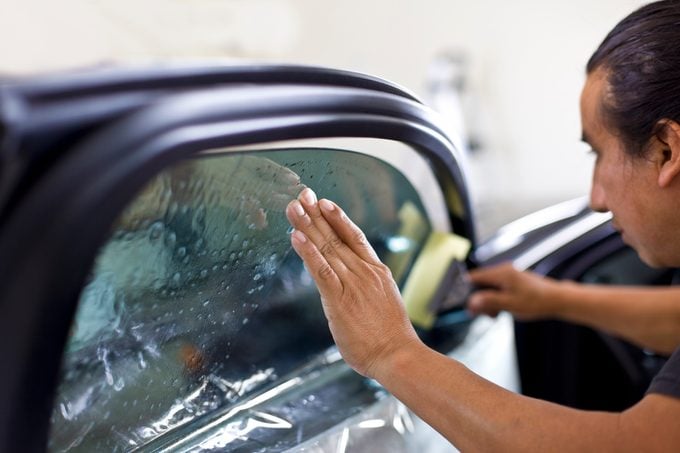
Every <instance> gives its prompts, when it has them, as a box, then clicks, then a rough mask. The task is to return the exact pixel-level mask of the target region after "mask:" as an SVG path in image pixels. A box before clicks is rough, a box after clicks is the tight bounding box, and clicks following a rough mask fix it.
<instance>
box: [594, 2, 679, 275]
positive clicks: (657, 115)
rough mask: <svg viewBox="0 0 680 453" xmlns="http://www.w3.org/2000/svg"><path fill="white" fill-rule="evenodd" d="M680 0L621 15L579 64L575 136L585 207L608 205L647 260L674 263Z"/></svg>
mask: <svg viewBox="0 0 680 453" xmlns="http://www.w3.org/2000/svg"><path fill="white" fill-rule="evenodd" d="M678 43H680V0H665V1H660V2H656V3H652V4H649V5H646V6H643V7H642V8H640V9H638V10H637V11H635V12H633V13H632V14H631V15H629V16H628V17H626V18H625V19H623V20H622V21H621V22H620V23H619V24H618V25H617V26H616V27H615V28H614V29H613V30H612V31H611V32H610V33H609V34H608V35H607V37H606V38H605V39H604V41H603V42H602V44H601V45H600V46H599V48H598V49H597V50H596V51H595V53H594V54H593V56H592V57H591V58H590V60H589V62H588V65H587V74H588V78H587V80H586V84H585V86H584V89H583V92H582V95H581V121H582V127H583V138H584V140H585V141H586V142H588V143H589V144H590V145H591V146H592V148H593V150H594V151H595V154H596V155H597V161H596V163H595V170H594V174H593V187H592V191H591V205H592V207H593V208H594V209H596V210H600V211H612V213H613V215H614V225H615V227H617V228H619V229H620V230H621V231H622V233H623V238H624V240H625V241H626V242H627V243H629V244H630V245H631V246H632V247H634V248H635V249H636V250H637V251H638V253H639V254H640V256H641V258H642V259H643V260H644V261H645V262H647V263H648V264H651V265H657V266H680V237H678V233H680V46H679V45H678Z"/></svg>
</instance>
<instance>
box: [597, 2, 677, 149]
mask: <svg viewBox="0 0 680 453" xmlns="http://www.w3.org/2000/svg"><path fill="white" fill-rule="evenodd" d="M597 69H603V70H604V71H605V73H606V77H607V82H608V85H609V86H608V90H607V92H606V94H605V96H604V98H603V99H602V105H601V108H602V113H603V115H604V119H605V122H606V124H607V125H608V126H610V127H611V128H612V129H613V130H614V131H615V132H616V133H617V135H618V136H619V138H620V139H621V140H622V142H623V144H624V146H625V148H626V151H627V152H628V153H629V154H631V155H635V156H642V155H644V152H645V150H646V145H647V143H649V140H650V139H651V138H652V137H653V136H654V135H655V134H657V133H658V131H659V121H660V120H663V119H671V120H674V121H678V122H680V0H663V1H658V2H654V3H650V4H647V5H644V6H642V7H641V8H639V9H637V10H636V11H634V12H633V13H631V14H630V15H628V16H627V17H626V18H624V19H623V20H622V21H621V22H619V23H618V24H617V25H616V26H615V27H614V28H613V29H612V31H610V32H609V34H608V35H607V36H606V37H605V38H604V41H602V44H600V46H599V47H598V48H597V50H596V51H595V53H594V54H593V55H592V56H591V57H590V60H588V65H587V66H586V71H587V73H588V74H591V73H592V72H593V71H595V70H597Z"/></svg>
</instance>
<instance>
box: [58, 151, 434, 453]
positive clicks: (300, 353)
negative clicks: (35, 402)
mask: <svg viewBox="0 0 680 453" xmlns="http://www.w3.org/2000/svg"><path fill="white" fill-rule="evenodd" d="M305 185H307V186H310V187H312V188H314V190H315V191H316V192H317V193H318V194H319V196H320V197H328V198H331V199H333V200H336V201H337V202H339V204H340V205H341V206H343V207H345V209H346V210H347V212H348V214H349V215H350V216H351V217H352V218H353V219H354V220H355V221H357V223H358V224H359V225H360V226H361V227H362V228H363V229H364V231H365V232H366V235H367V236H368V238H369V240H370V241H371V242H372V243H373V245H374V246H375V247H376V249H377V250H378V252H379V254H380V255H381V257H382V258H383V259H384V260H385V261H386V262H387V263H388V264H390V265H391V266H392V267H393V271H395V276H396V277H397V279H398V280H400V281H403V278H404V276H405V273H406V272H407V270H408V265H409V263H410V261H411V260H412V258H413V256H414V254H415V253H416V251H417V250H418V249H419V247H420V246H421V245H422V242H423V240H424V238H425V237H426V235H427V233H428V232H429V224H428V223H427V222H426V221H425V220H424V216H423V214H422V212H423V209H422V206H421V204H420V201H419V199H418V196H417V194H416V193H415V191H414V190H413V188H412V187H411V186H410V185H409V184H408V182H407V181H406V180H405V179H404V178H403V176H402V175H400V174H399V173H398V172H397V171H396V170H394V169H393V168H392V167H390V166H388V165H387V164H385V163H383V162H381V161H378V160H376V159H374V158H371V157H367V156H364V155H360V154H355V153H351V152H346V151H339V150H322V149H306V150H293V149H287V150H276V151H266V152H264V151H259V152H251V153H250V154H247V153H244V154H236V153H230V154H213V155H205V156H202V157H197V158H195V159H192V160H189V161H186V162H183V163H181V164H179V165H176V166H174V167H172V168H170V169H168V170H166V171H164V172H162V173H161V174H159V175H157V176H156V177H155V178H154V179H153V180H152V181H150V182H149V184H148V185H147V186H146V187H145V188H144V190H142V191H141V193H139V194H138V196H137V197H136V198H135V200H134V201H133V202H132V203H131V204H130V205H129V206H128V207H127V209H126V210H125V211H124V212H123V213H122V214H121V216H120V218H119V219H118V221H117V222H116V224H115V226H114V228H113V230H112V233H111V236H110V239H109V241H108V242H107V243H106V244H105V245H104V246H103V247H102V249H101V250H100V253H99V255H98V257H97V259H96V262H95V265H94V268H93V270H92V272H91V275H90V279H89V281H88V283H87V285H86V287H85V288H84V289H83V291H82V294H81V298H80V303H79V308H78V311H77V314H76V319H75V322H74V325H73V327H72V333H71V337H70V340H69V343H68V345H67V349H66V351H65V358H64V362H63V366H62V378H61V384H60V386H59V389H58V394H57V397H56V402H55V406H54V410H53V415H52V420H51V422H52V427H51V435H50V444H49V448H50V450H51V451H66V450H69V451H127V450H129V449H133V448H136V447H139V446H143V445H145V444H148V443H149V442H151V441H154V440H155V439H158V438H160V437H161V436H163V435H164V434H166V433H168V432H171V431H173V430H176V429H177V428H179V427H184V428H183V429H187V426H188V427H190V428H191V427H193V425H194V424H196V426H199V425H200V424H201V423H202V420H208V419H209V418H210V417H212V416H214V414H218V413H222V412H224V411H225V410H227V409H228V408H229V407H232V406H234V405H237V404H238V403H239V402H240V401H242V400H243V399H244V398H247V397H249V396H252V395H254V394H257V393H258V392H262V391H263V390H265V389H267V388H271V387H274V386H276V385H277V383H278V382H279V381H280V379H281V378H282V377H283V376H284V375H290V374H291V373H293V374H294V373H295V370H299V369H302V367H304V366H305V364H308V363H311V362H312V361H313V360H314V359H315V358H316V357H319V354H322V353H324V351H326V350H327V349H328V348H329V347H330V346H331V345H332V338H331V337H330V334H329V332H328V328H327V324H326V321H325V319H324V317H323V313H322V311H321V306H320V303H319V301H318V294H317V292H316V289H315V287H314V285H313V282H312V281H311V278H310V277H309V275H308V274H307V273H306V272H305V270H304V267H303V266H302V264H301V262H300V260H299V259H298V258H297V256H296V255H295V254H294V253H293V252H292V251H291V249H290V241H289V237H288V234H289V233H290V231H289V225H288V222H287V221H286V219H285V215H284V208H285V206H286V204H287V203H288V202H289V201H290V200H291V199H293V198H294V197H296V196H297V194H298V193H299V192H300V191H301V190H302V188H303V187H304V186H305ZM211 414H212V415H211ZM289 418H290V420H287V419H281V420H279V419H277V420H269V419H267V420H268V421H267V420H264V421H263V422H262V423H264V425H268V426H269V425H271V424H272V423H275V424H276V425H277V427H278V428H277V429H280V428H281V427H283V426H286V427H288V425H291V423H292V422H293V421H294V420H295V417H289ZM265 422H266V423H265ZM264 425H263V427H259V426H258V427H254V428H253V429H260V428H262V429H264V428H266V426H264ZM291 426H292V425H291Z"/></svg>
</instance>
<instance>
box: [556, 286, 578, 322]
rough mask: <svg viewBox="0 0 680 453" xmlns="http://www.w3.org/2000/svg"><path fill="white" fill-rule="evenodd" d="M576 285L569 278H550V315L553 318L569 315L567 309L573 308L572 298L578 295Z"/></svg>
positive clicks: (562, 317)
mask: <svg viewBox="0 0 680 453" xmlns="http://www.w3.org/2000/svg"><path fill="white" fill-rule="evenodd" d="M576 292H578V285H577V284H576V283H574V282H572V281H569V280H559V281H558V280H551V281H550V290H549V299H550V301H551V302H550V310H551V315H552V316H553V317H555V318H560V319H565V318H568V317H569V310H570V309H571V308H573V306H574V304H573V300H574V298H575V297H578V295H577V294H575V293H576Z"/></svg>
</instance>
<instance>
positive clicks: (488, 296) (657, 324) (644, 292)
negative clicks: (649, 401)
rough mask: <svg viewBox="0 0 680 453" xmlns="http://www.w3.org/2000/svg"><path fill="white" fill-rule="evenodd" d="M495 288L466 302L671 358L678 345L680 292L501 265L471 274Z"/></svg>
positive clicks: (484, 310) (474, 309) (477, 308)
mask: <svg viewBox="0 0 680 453" xmlns="http://www.w3.org/2000/svg"><path fill="white" fill-rule="evenodd" d="M470 275H471V279H472V281H473V283H475V284H477V285H484V286H489V287H493V288H494V289H492V290H481V291H478V292H477V293H476V294H474V295H473V296H472V297H471V298H470V303H469V307H470V310H471V311H472V312H473V313H486V314H491V315H494V314H495V313H497V312H498V311H501V310H507V311H509V312H511V313H513V315H515V316H516V317H517V318H518V319H525V320H528V319H541V318H558V319H562V320H565V321H570V322H574V323H577V324H582V325H586V326H589V327H592V328H595V329H600V330H604V331H607V332H609V333H611V334H614V335H617V336H619V337H622V338H625V339H626V340H629V341H632V342H634V343H636V344H638V345H640V346H642V347H646V348H650V349H653V350H655V351H657V352H660V353H666V354H670V353H671V352H672V351H673V350H675V348H677V347H678V346H679V345H680V288H645V287H622V286H608V285H586V284H578V283H573V282H568V281H557V280H553V279H550V278H546V277H541V276H539V275H536V274H533V273H531V272H520V271H517V270H515V269H514V268H513V267H512V266H511V265H509V264H506V265H501V266H495V267H490V268H486V269H478V270H475V271H472V272H471V274H470Z"/></svg>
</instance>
